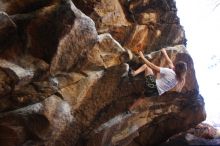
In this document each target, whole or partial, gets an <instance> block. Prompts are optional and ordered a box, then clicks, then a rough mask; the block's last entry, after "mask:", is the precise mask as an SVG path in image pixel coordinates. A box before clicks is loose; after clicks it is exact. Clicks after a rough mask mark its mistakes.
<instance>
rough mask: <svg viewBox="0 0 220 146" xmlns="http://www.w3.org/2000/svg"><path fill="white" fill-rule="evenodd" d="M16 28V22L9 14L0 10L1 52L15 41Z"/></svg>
mask: <svg viewBox="0 0 220 146" xmlns="http://www.w3.org/2000/svg"><path fill="white" fill-rule="evenodd" d="M16 29H17V28H16V24H15V23H14V22H13V21H12V20H11V19H10V18H9V16H8V15H7V14H6V13H4V12H1V11H0V53H1V52H2V51H3V50H4V49H5V48H7V47H8V46H9V45H10V44H11V43H12V42H13V41H14V39H15V37H16Z"/></svg>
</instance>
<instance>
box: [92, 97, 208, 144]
mask: <svg viewBox="0 0 220 146" xmlns="http://www.w3.org/2000/svg"><path fill="white" fill-rule="evenodd" d="M180 96H181V97H180ZM194 96H195V97H192V95H190V94H188V95H187V94H185V95H184V94H182V95H177V96H175V98H173V97H171V96H170V95H168V94H167V95H166V96H161V97H158V98H148V99H145V101H144V102H143V103H142V106H141V109H139V110H136V111H138V112H137V113H124V114H120V115H118V116H116V117H114V118H113V119H111V120H109V121H108V122H106V123H104V124H103V125H101V126H100V127H98V128H97V129H96V130H95V131H94V133H93V134H92V135H93V137H92V138H91V140H92V141H93V140H94V141H96V142H95V143H96V145H107V144H108V145H123V144H122V143H124V140H125V139H126V138H128V137H130V136H132V135H133V138H132V139H134V138H135V137H137V138H136V139H135V141H136V142H138V143H139V144H142V145H154V144H159V143H160V142H161V141H163V140H165V139H166V138H168V137H169V136H170V135H172V133H176V132H177V131H181V130H182V128H184V129H187V128H188V126H195V125H193V123H191V122H190V123H188V122H189V121H191V120H194V122H195V123H197V122H199V121H201V120H204V115H203V114H205V113H204V107H203V106H204V102H203V101H200V100H201V97H199V96H198V95H196V94H195V95H194ZM196 96H198V97H196ZM191 97H192V98H191ZM194 98H197V99H194ZM180 99H181V100H180ZM189 108H190V109H191V110H192V109H194V110H193V112H192V111H191V110H189ZM179 111H181V112H179ZM180 113H184V114H180ZM195 113H196V117H195ZM185 114H186V115H187V116H186V115H185ZM170 117H175V118H170ZM155 119H160V120H159V121H155ZM180 119H181V120H180ZM196 120H198V121H197V122H196ZM166 122H167V123H166ZM191 124H192V125H191ZM156 127H157V128H156ZM139 128H140V130H138V129H139ZM168 129H169V130H168ZM168 131H169V132H168ZM135 133H136V134H135ZM158 133H160V134H161V135H160V136H158V135H157V134H158ZM134 134H135V136H134ZM96 137H98V138H100V137H101V139H100V140H98V141H97V139H96ZM130 138H131V137H130ZM89 143H90V142H89ZM92 143H93V142H91V144H92Z"/></svg>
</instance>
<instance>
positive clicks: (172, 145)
mask: <svg viewBox="0 0 220 146" xmlns="http://www.w3.org/2000/svg"><path fill="white" fill-rule="evenodd" d="M219 144H220V140H219V139H218V138H216V139H205V138H201V137H197V136H194V135H192V134H189V133H188V134H181V135H179V136H176V137H175V138H173V139H171V140H169V141H168V142H166V143H164V144H161V146H176V145H178V146H190V145H219Z"/></svg>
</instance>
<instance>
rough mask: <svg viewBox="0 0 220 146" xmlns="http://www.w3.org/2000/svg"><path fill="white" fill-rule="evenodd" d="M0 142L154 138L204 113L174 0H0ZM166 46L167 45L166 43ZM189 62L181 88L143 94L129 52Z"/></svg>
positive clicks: (135, 145)
mask: <svg viewBox="0 0 220 146" xmlns="http://www.w3.org/2000/svg"><path fill="white" fill-rule="evenodd" d="M0 10H1V11H2V12H1V13H0V145H4V146H14V145H19V146H20V145H22V146H42V145H45V146H73V145H76V146H86V145H87V146H90V145H91V146H92V145H94V146H106V145H109V146H111V145H120V146H123V145H128V146H142V145H157V144H160V143H162V142H164V141H166V140H167V139H168V138H169V137H171V136H173V135H175V134H177V133H179V132H182V131H185V130H187V129H189V128H192V127H194V126H196V125H197V124H198V123H200V122H201V121H203V120H204V119H205V117H206V115H205V111H204V102H203V98H202V97H201V95H200V94H199V90H198V89H199V88H198V84H197V81H196V76H195V70H194V66H193V60H192V58H191V57H190V55H189V54H188V53H187V50H186V48H185V46H184V45H185V41H186V39H185V34H184V30H183V28H182V27H181V25H180V24H179V18H178V17H177V15H176V11H177V10H176V6H175V2H174V1H173V0H157V1H156V0H140V1H136V0H131V1H127V0H81V1H78V0H73V1H71V0H14V1H12V0H11V1H5V0H0ZM167 46H172V47H167ZM161 47H166V49H167V52H168V55H169V56H170V57H171V59H172V60H173V61H174V62H176V61H178V60H183V61H185V62H186V63H187V65H188V72H187V76H186V84H185V86H184V88H183V91H182V92H181V93H177V92H175V91H170V92H167V93H166V94H164V95H163V96H160V97H154V98H150V97H148V98H145V99H144V100H143V103H142V105H140V106H138V107H136V111H137V113H128V112H126V111H127V109H128V107H129V106H130V105H131V104H132V103H133V102H134V101H135V100H136V99H137V98H140V97H143V96H142V92H143V88H144V86H143V76H142V75H139V76H137V77H136V78H135V79H134V80H132V81H131V80H129V79H128V78H127V77H122V75H124V74H126V73H127V70H126V65H125V64H124V63H125V62H128V63H129V64H130V66H131V67H132V68H133V69H135V68H137V67H139V66H140V65H141V64H142V62H141V60H140V58H139V57H138V56H137V55H136V53H137V50H143V51H144V52H145V55H146V57H148V59H149V60H150V61H152V62H154V63H155V64H157V65H160V66H166V63H165V60H164V58H163V57H162V54H161V52H160V51H158V50H159V49H161Z"/></svg>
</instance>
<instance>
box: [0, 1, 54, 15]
mask: <svg viewBox="0 0 220 146" xmlns="http://www.w3.org/2000/svg"><path fill="white" fill-rule="evenodd" d="M54 1H57V0H43V1H42V0H13V1H11V0H9V1H5V0H0V11H4V12H6V13H8V14H10V15H13V14H18V13H27V12H32V11H34V10H37V9H39V8H41V7H44V6H47V5H49V4H51V3H52V2H54Z"/></svg>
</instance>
